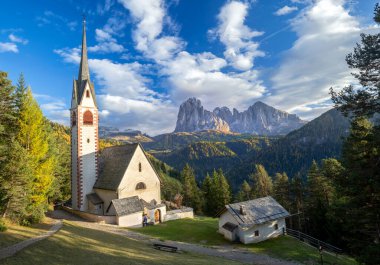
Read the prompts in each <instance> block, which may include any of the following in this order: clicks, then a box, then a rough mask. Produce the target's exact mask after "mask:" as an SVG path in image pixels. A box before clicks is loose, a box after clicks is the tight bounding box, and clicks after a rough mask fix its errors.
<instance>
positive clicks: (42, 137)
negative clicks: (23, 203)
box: [17, 88, 55, 222]
mask: <svg viewBox="0 0 380 265" xmlns="http://www.w3.org/2000/svg"><path fill="white" fill-rule="evenodd" d="M17 140H18V142H19V143H20V145H21V147H23V148H24V149H25V151H26V154H27V158H28V166H29V168H30V169H31V170H32V174H31V178H32V183H33V184H32V188H31V195H30V196H31V197H30V205H29V206H28V208H27V211H28V213H29V219H30V221H31V222H38V221H39V220H41V218H42V217H43V214H44V211H45V210H47V205H48V199H47V197H48V194H49V192H50V189H51V185H52V183H53V175H54V165H55V161H54V159H55V158H54V157H53V156H51V155H49V135H48V134H47V128H46V122H45V118H44V116H43V114H42V111H41V109H40V108H39V106H38V104H37V102H36V100H35V99H34V98H33V95H32V91H31V89H29V88H28V89H27V90H26V93H25V95H23V97H22V100H21V103H20V109H19V132H18V135H17Z"/></svg>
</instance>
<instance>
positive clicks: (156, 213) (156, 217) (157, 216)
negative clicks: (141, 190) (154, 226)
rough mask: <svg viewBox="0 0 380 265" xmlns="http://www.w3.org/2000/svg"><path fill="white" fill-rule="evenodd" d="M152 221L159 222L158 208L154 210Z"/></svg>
mask: <svg viewBox="0 0 380 265" xmlns="http://www.w3.org/2000/svg"><path fill="white" fill-rule="evenodd" d="M154 222H155V223H159V222H161V211H160V210H159V209H157V210H155V211H154Z"/></svg>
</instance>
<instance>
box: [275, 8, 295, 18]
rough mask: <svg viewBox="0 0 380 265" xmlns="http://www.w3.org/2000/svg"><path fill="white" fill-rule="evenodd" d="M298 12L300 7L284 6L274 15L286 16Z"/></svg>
mask: <svg viewBox="0 0 380 265" xmlns="http://www.w3.org/2000/svg"><path fill="white" fill-rule="evenodd" d="M297 10H298V7H296V6H284V7H281V8H280V9H278V10H277V11H276V12H275V13H274V14H275V15H276V16H284V15H287V14H290V13H292V12H294V11H297Z"/></svg>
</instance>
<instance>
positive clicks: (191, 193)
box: [181, 164, 203, 213]
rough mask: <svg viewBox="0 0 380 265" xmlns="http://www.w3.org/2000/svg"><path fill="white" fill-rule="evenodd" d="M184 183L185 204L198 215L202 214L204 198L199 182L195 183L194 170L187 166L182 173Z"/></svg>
mask: <svg viewBox="0 0 380 265" xmlns="http://www.w3.org/2000/svg"><path fill="white" fill-rule="evenodd" d="M181 175H182V183H183V193H184V194H183V204H184V205H187V206H190V207H192V208H193V209H194V211H195V212H196V213H201V212H202V207H203V197H202V194H201V191H200V189H199V188H198V185H197V182H196V181H195V174H194V170H193V169H192V168H191V167H190V166H189V164H186V165H185V167H184V168H183V170H182V172H181Z"/></svg>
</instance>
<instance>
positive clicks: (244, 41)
mask: <svg viewBox="0 0 380 265" xmlns="http://www.w3.org/2000/svg"><path fill="white" fill-rule="evenodd" d="M248 8H249V5H248V3H246V2H244V3H243V2H239V1H231V2H227V4H225V5H224V6H223V7H222V9H221V11H220V13H219V15H218V20H219V25H218V28H217V29H214V30H212V31H211V33H212V34H215V35H217V36H218V37H219V39H220V41H221V42H222V43H223V44H224V45H225V47H226V50H225V52H224V56H225V58H226V59H227V60H228V61H229V62H230V63H231V64H232V66H233V67H234V68H236V69H239V70H249V69H251V68H252V67H253V65H254V59H255V58H256V57H259V56H264V53H263V52H262V51H260V50H259V44H258V43H257V42H254V41H252V38H254V37H257V36H261V35H262V34H263V32H259V31H253V30H251V29H250V28H249V27H248V26H246V25H245V24H244V22H245V19H246V17H247V15H248Z"/></svg>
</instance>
